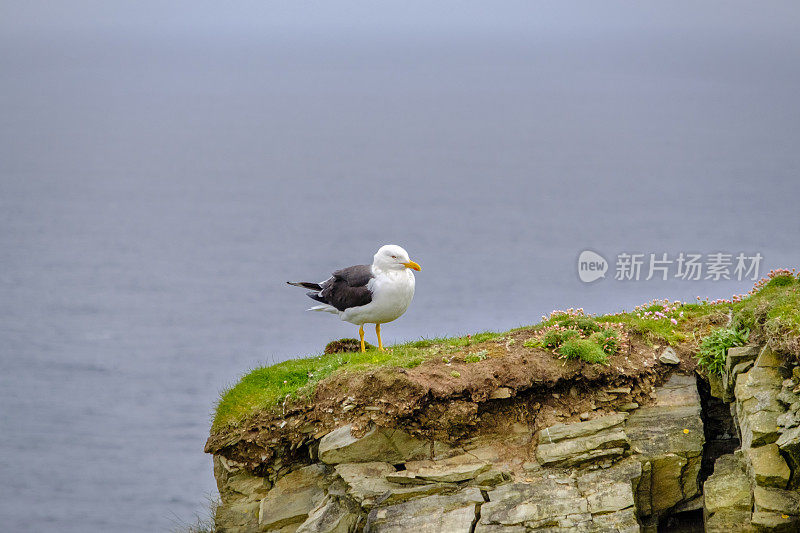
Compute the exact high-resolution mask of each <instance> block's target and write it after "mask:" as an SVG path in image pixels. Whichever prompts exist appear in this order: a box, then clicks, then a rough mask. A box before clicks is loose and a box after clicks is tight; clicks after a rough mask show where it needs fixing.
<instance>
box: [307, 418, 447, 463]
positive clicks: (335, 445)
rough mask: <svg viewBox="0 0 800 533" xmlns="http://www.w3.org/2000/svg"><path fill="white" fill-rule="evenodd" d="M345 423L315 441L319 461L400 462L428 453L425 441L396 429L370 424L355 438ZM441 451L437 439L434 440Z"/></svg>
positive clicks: (427, 444)
mask: <svg viewBox="0 0 800 533" xmlns="http://www.w3.org/2000/svg"><path fill="white" fill-rule="evenodd" d="M351 429H352V425H351V424H348V425H346V426H342V427H340V428H338V429H335V430H333V431H331V432H330V433H328V434H327V435H325V436H324V437H322V439H320V442H319V460H320V461H322V462H323V463H328V464H338V463H370V462H375V461H383V462H388V463H393V464H394V463H402V462H404V461H409V460H412V459H422V458H424V457H427V456H429V455H430V452H431V446H430V443H429V442H425V441H422V440H419V439H416V438H414V437H412V436H411V435H409V434H408V433H406V432H405V431H402V430H400V429H388V428H381V427H378V426H372V427H370V428H369V429H368V430H367V432H366V433H365V434H364V436H362V437H360V438H356V437H354V436H353V435H352V433H351ZM437 444H438V446H439V447H440V449H442V451H444V448H446V447H444V446H443V445H442V444H441V443H437Z"/></svg>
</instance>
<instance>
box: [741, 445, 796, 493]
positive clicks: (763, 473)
mask: <svg viewBox="0 0 800 533" xmlns="http://www.w3.org/2000/svg"><path fill="white" fill-rule="evenodd" d="M746 456H747V462H748V466H749V471H750V473H751V474H750V475H751V477H752V478H753V479H754V480H755V482H756V484H757V485H760V486H762V487H775V488H779V489H785V488H786V486H787V485H788V484H789V478H790V477H791V475H792V472H791V470H789V465H787V464H786V460H785V459H784V458H783V456H781V452H780V451H779V449H778V445H777V444H766V445H764V446H760V447H758V448H749V449H747V451H746Z"/></svg>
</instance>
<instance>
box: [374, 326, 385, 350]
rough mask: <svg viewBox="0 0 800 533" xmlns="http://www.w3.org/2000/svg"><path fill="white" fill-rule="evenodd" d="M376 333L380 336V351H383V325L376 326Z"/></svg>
mask: <svg viewBox="0 0 800 533" xmlns="http://www.w3.org/2000/svg"><path fill="white" fill-rule="evenodd" d="M375 333H376V334H377V335H378V349H379V350H380V351H383V341H382V340H381V325H380V324H375Z"/></svg>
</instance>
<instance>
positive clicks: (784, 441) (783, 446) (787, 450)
mask: <svg viewBox="0 0 800 533" xmlns="http://www.w3.org/2000/svg"><path fill="white" fill-rule="evenodd" d="M775 444H777V445H778V448H780V450H781V452H783V454H784V456H785V457H786V459H787V461H788V462H789V465H790V466H791V468H792V470H793V471H794V472H795V476H797V474H798V472H800V427H794V428H791V429H787V430H786V431H784V432H783V433H782V434H781V436H780V437H779V438H778V440H777V441H776V443H775Z"/></svg>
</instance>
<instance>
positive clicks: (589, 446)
mask: <svg viewBox="0 0 800 533" xmlns="http://www.w3.org/2000/svg"><path fill="white" fill-rule="evenodd" d="M627 418H628V415H627V414H624V413H623V414H616V415H611V416H605V417H601V418H596V419H594V420H590V421H588V422H579V423H577V424H558V425H555V426H551V427H549V428H545V429H543V430H542V431H540V432H539V434H538V444H539V445H538V446H537V448H536V459H537V460H538V461H539V464H541V465H543V466H550V465H557V466H578V465H581V464H584V463H588V462H592V461H597V460H601V459H614V458H618V457H620V456H621V455H622V454H623V453H625V450H627V449H628V448H630V442H629V441H628V436H627V435H626V434H625V430H624V428H623V424H624V423H625V420H626V419H627Z"/></svg>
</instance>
